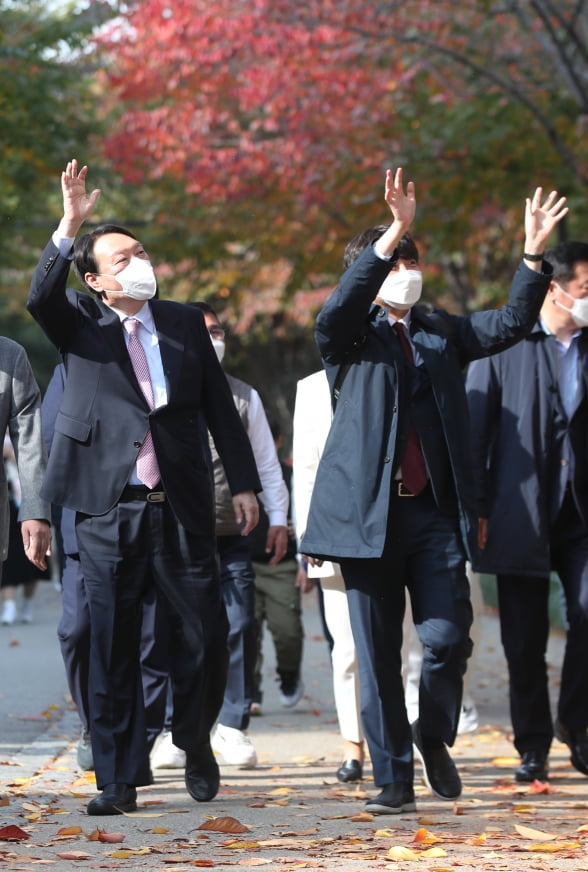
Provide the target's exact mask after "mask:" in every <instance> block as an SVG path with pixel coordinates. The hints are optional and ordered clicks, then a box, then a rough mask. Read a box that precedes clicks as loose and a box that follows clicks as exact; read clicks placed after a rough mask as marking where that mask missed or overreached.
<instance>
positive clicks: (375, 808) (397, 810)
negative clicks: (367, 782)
mask: <svg viewBox="0 0 588 872" xmlns="http://www.w3.org/2000/svg"><path fill="white" fill-rule="evenodd" d="M364 808H365V810H366V811H369V812H371V813H372V814H402V812H404V811H416V810H417V807H416V802H415V801H414V799H413V800H411V801H409V802H403V803H402V805H387V803H385V802H378V801H377V799H374V800H371V801H370V800H368V801H367V802H366V804H365V806H364Z"/></svg>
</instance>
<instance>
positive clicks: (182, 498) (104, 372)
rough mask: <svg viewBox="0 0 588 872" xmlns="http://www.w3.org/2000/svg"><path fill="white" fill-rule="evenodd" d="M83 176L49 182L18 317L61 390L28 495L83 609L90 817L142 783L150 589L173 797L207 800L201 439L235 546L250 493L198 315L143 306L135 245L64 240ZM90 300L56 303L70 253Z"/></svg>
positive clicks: (245, 445)
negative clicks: (213, 453) (166, 687)
mask: <svg viewBox="0 0 588 872" xmlns="http://www.w3.org/2000/svg"><path fill="white" fill-rule="evenodd" d="M86 174H87V167H83V168H82V169H80V170H78V165H77V161H75V160H74V161H71V162H70V163H68V164H67V167H66V169H65V171H64V172H63V173H62V176H61V183H62V191H63V203H64V214H63V218H62V219H61V222H60V224H59V227H58V228H57V230H56V232H55V234H54V235H53V238H52V240H51V242H49V244H48V246H47V248H46V249H45V252H44V253H43V255H42V257H41V260H40V262H39V265H38V267H37V269H36V271H35V274H34V277H33V281H32V284H31V290H30V294H29V299H28V303H27V307H28V309H29V311H30V312H31V314H32V315H33V316H34V318H35V319H36V320H37V321H38V322H39V324H40V325H41V327H42V328H43V330H44V331H45V333H46V334H47V336H48V337H49V339H50V340H51V341H52V342H53V343H54V344H55V346H56V347H57V348H58V349H59V351H60V352H61V354H62V355H63V358H64V363H65V368H66V371H67V380H66V383H65V391H64V397H63V402H62V405H61V408H60V410H59V412H58V414H57V417H56V420H55V434H54V437H53V443H52V446H51V455H50V459H49V463H48V467H47V473H46V476H45V480H44V484H43V488H42V494H43V495H44V497H45V498H46V499H48V500H50V501H51V502H52V503H55V504H57V505H61V506H64V507H66V508H69V509H73V510H74V511H75V512H76V537H77V541H78V547H79V554H80V562H81V567H82V571H83V576H84V582H85V586H86V594H87V600H88V605H89V609H90V626H91V643H90V678H89V683H90V688H89V705H90V730H91V735H92V751H93V757H94V766H95V770H96V781H97V785H98V788H99V790H100V791H101V793H100V794H99V795H98V796H97V797H95V798H94V799H93V800H92V801H91V802H90V803H89V805H88V813H89V814H118V813H121V812H124V811H129V810H133V809H134V808H136V787H137V786H139V785H143V784H148V783H150V781H151V772H150V768H149V757H148V749H147V739H146V731H145V718H144V706H143V698H142V689H141V675H140V669H139V637H140V619H141V601H142V598H143V596H144V594H145V592H146V591H147V590H149V588H150V587H152V586H155V587H156V588H157V590H158V593H159V594H160V596H161V600H162V603H163V604H165V606H166V607H167V610H168V617H169V632H170V644H169V656H170V674H171V678H172V685H173V693H174V723H173V737H174V743H175V744H177V745H178V747H180V748H182V749H184V750H185V751H186V755H187V759H186V786H187V788H188V791H189V792H190V794H191V795H192V796H193V797H194V799H196V800H198V801H208V800H210V799H212V798H213V797H214V796H215V795H216V793H217V791H218V787H219V771H218V765H217V763H216V760H215V757H214V754H213V753H212V749H211V747H210V730H211V728H212V726H213V724H214V721H215V719H216V716H217V714H218V711H219V708H220V705H221V702H222V698H223V692H224V685H225V677H226V661H227V656H226V632H227V622H226V614H225V611H224V607H223V603H222V596H221V591H220V583H219V578H218V571H217V567H216V561H215V538H214V507H213V489H212V480H211V471H210V465H209V462H208V457H207V453H206V448H205V428H208V429H209V430H210V432H211V433H212V434H213V436H214V440H215V443H216V445H217V449H218V451H219V454H220V455H221V457H222V459H223V463H224V464H225V469H226V471H227V478H228V480H229V484H230V488H231V491H232V493H233V495H234V496H233V500H234V506H235V512H236V516H237V519H238V521H239V522H241V523H242V532H243V534H244V535H246V534H247V533H248V532H249V531H250V530H251V529H252V528H253V527H254V526H255V523H256V522H257V502H256V499H255V491H257V490H259V488H260V485H259V480H258V476H257V470H256V468H255V462H254V459H253V455H252V452H251V447H250V444H249V440H248V438H247V434H246V433H245V431H244V429H243V426H242V424H241V421H240V419H239V416H238V414H237V411H236V409H235V405H234V403H233V398H232V396H231V392H230V390H229V387H228V384H227V381H226V378H225V376H224V373H223V372H222V369H221V367H220V365H219V363H218V361H217V358H216V354H215V353H214V349H213V347H212V344H211V342H210V338H209V336H208V332H207V330H206V327H205V325H204V321H203V318H202V315H201V313H200V312H198V311H197V310H195V309H191V308H189V307H187V306H184V305H181V304H179V303H173V302H163V301H160V300H154V299H152V298H153V297H154V295H155V291H156V282H155V276H154V273H153V269H152V267H151V264H150V263H149V260H148V257H147V254H146V252H145V250H144V249H143V247H142V245H141V244H140V242H139V241H138V240H137V239H136V238H135V237H134V236H133V235H132V234H131V233H130V232H129V231H128V230H126V229H125V228H122V227H118V226H117V225H101V226H99V227H97V228H95V229H94V230H93V231H92V232H91V233H88V234H86V235H84V236H82V237H80V239H78V240H77V241H76V243H75V246H73V243H74V238H75V236H76V234H77V232H78V230H79V229H80V227H81V226H82V224H83V222H84V221H85V220H86V219H87V218H88V217H89V215H90V214H91V213H92V211H93V209H94V206H95V203H96V200H97V199H98V196H99V194H100V191H99V190H97V189H96V190H94V191H92V192H91V193H90V194H87V193H86V181H85V180H86ZM72 246H73V257H74V260H75V265H76V270H77V272H78V275H79V276H80V278H81V280H82V281H83V282H84V284H85V285H86V287H87V288H88V289H89V290H90V291H91V292H92V293H91V294H85V293H80V292H76V291H72V290H69V289H67V279H68V275H69V270H70V265H71V260H70V258H71V253H72Z"/></svg>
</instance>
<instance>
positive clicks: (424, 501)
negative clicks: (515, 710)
mask: <svg viewBox="0 0 588 872" xmlns="http://www.w3.org/2000/svg"><path fill="white" fill-rule="evenodd" d="M341 570H342V572H343V577H344V579H345V585H346V587H347V592H348V598H349V613H350V617H351V626H352V629H353V635H354V638H355V645H356V648H357V656H358V662H359V671H360V687H361V694H362V721H363V728H364V732H365V736H366V740H367V743H368V747H369V750H370V757H371V758H372V766H373V770H374V781H375V783H376V784H377V785H378V786H381V785H384V784H389V783H391V782H395V781H405V782H410V783H412V781H413V776H414V770H413V748H412V734H411V729H410V724H409V722H408V717H407V714H406V708H405V704H404V688H403V682H402V656H401V649H402V623H403V617H404V610H405V605H404V604H405V588H406V589H407V590H408V593H409V595H410V600H411V605H412V613H413V619H414V623H415V627H416V631H417V633H418V636H419V639H420V641H421V643H422V645H423V648H424V656H423V667H422V673H421V681H420V693H419V722H420V727H421V735H422V736H423V739H424V740H429V741H435V742H443V743H445V744H446V745H450V746H451V745H452V744H453V742H454V740H455V736H456V732H457V725H458V721H459V714H460V709H461V699H462V693H463V676H464V674H465V670H466V664H467V659H468V657H469V655H470V654H471V650H472V643H471V640H470V638H469V630H470V627H471V624H472V608H471V604H470V598H469V585H468V581H467V577H466V572H465V555H464V552H463V547H462V544H461V539H460V534H459V529H458V522H457V518H454V517H450V516H447V515H444V514H442V513H441V512H440V511H439V509H438V508H437V506H436V504H435V501H434V498H433V495H432V492H431V490H430V488H427V489H426V490H425V491H424V492H423V493H422V494H420V495H419V496H417V497H399V496H397V495H396V494H395V493H394V494H393V495H392V497H391V500H390V509H389V514H388V527H387V537H386V544H385V547H384V552H383V554H382V557H380V558H378V559H347V558H346V559H343V560H341ZM370 673H371V675H374V676H375V682H376V685H377V690H378V695H379V698H380V700H381V705H382V713H383V723H382V724H380V723H378V722H377V721H373V720H372V718H370V707H373V700H371V699H369V698H368V699H366V698H365V696H364V681H365V680H367V679H368V678H369V676H370ZM386 748H389V749H390V751H389V753H386V751H385V749H386ZM382 750H384V753H382Z"/></svg>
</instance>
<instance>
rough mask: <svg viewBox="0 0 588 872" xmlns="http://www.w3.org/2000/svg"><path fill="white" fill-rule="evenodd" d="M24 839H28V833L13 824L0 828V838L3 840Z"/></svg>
mask: <svg viewBox="0 0 588 872" xmlns="http://www.w3.org/2000/svg"><path fill="white" fill-rule="evenodd" d="M25 839H30V836H29V834H28V833H25V831H24V830H21V828H20V827H17V826H16V825H15V824H9V825H8V826H7V827H2V828H1V829H0V840H2V841H3V842H22V841H24V840H25Z"/></svg>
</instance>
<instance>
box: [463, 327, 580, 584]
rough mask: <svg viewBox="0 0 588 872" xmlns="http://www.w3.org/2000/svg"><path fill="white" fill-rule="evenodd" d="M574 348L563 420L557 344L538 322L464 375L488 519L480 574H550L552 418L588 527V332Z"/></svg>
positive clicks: (557, 465) (554, 460)
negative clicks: (570, 406)
mask: <svg viewBox="0 0 588 872" xmlns="http://www.w3.org/2000/svg"><path fill="white" fill-rule="evenodd" d="M577 342H578V355H579V364H580V365H579V372H580V397H579V398H580V402H579V404H578V406H577V408H576V410H575V412H574V414H573V415H572V417H571V419H570V420H569V421H566V420H565V413H564V414H563V416H562V408H563V407H562V405H561V399H560V395H559V385H558V375H557V349H556V347H555V345H556V340H555V337H554V336H550V335H547V334H546V333H545V331H544V330H543V329H542V327H541V326H540V324H537V325H536V327H535V329H534V330H533V332H532V333H531V334H530V335H529V336H528V337H527V338H526V339H525V340H524V341H523V342H521V343H519V345H516V346H515V347H514V348H510V349H509V350H508V351H505V352H503V353H502V354H497V355H496V356H495V357H492V358H490V359H489V360H480V361H476V362H475V363H473V364H472V366H471V367H470V368H469V370H468V374H467V379H466V389H467V395H468V402H469V406H470V416H471V432H472V446H473V456H474V469H475V482H476V497H477V501H478V504H477V511H478V515H479V517H481V518H488V541H487V544H486V548H485V549H484V550H483V551H481V552H480V554H479V559H478V568H479V569H480V571H482V572H493V573H499V574H516V575H531V576H547V575H549V572H550V571H551V554H550V532H551V530H550V528H551V522H552V520H553V516H554V514H556V512H557V510H558V509H559V508H560V505H561V500H562V497H563V493H562V486H561V481H560V475H561V471H562V467H561V459H562V458H561V454H560V453H559V451H558V445H557V444H556V438H557V437H556V426H555V425H556V419H557V418H558V417H559V418H562V417H563V424H562V427H563V428H565V431H566V432H567V435H568V437H569V448H570V451H571V454H570V457H569V458H566V466H565V472H566V477H567V474H569V475H570V478H571V487H572V493H573V496H574V499H575V502H576V506H577V508H578V511H579V513H580V516H581V517H582V519H583V521H584V524H588V328H585V329H584V330H582V333H581V335H580V336H579V337H578V339H577ZM554 509H555V511H554Z"/></svg>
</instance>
